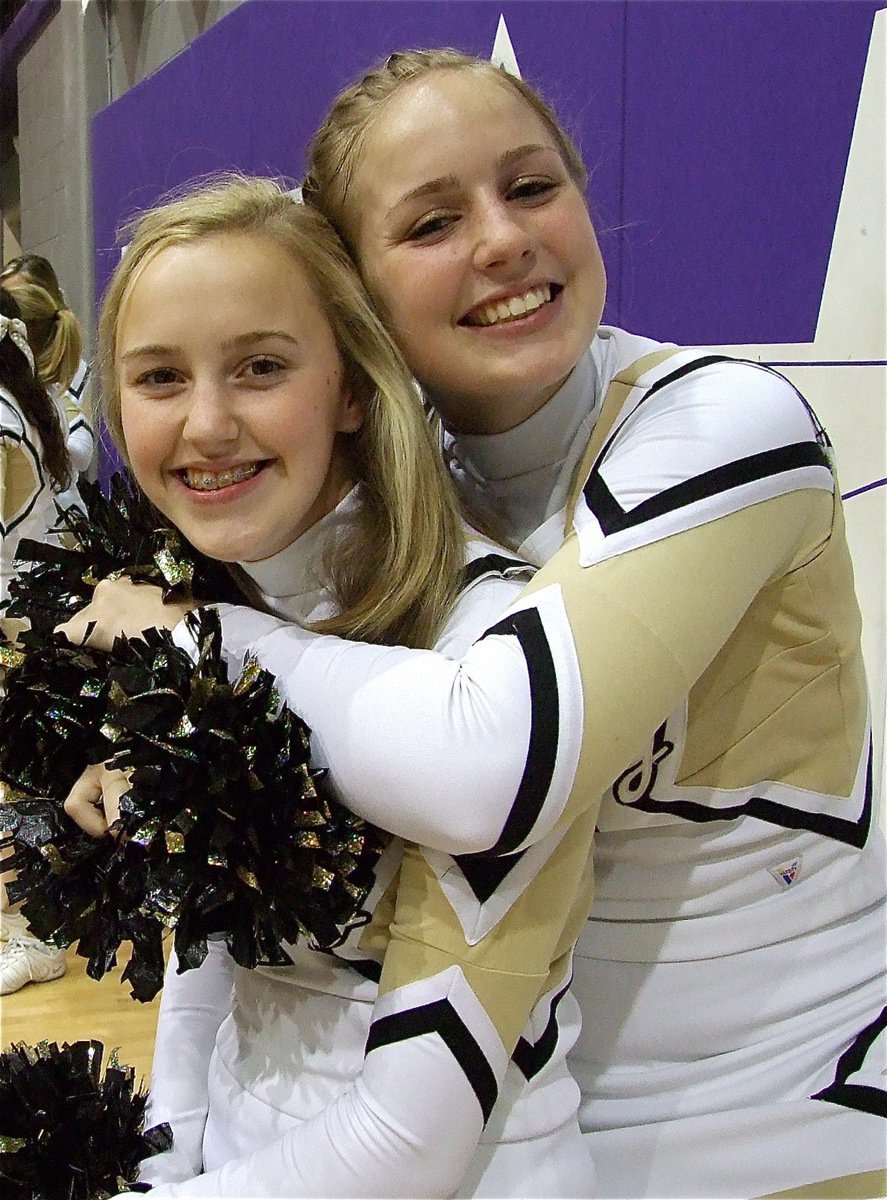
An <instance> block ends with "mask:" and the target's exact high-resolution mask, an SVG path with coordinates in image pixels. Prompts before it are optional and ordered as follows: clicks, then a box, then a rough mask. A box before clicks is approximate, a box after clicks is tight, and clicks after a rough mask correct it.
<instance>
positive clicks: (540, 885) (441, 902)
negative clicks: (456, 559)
mask: <svg viewBox="0 0 887 1200" xmlns="http://www.w3.org/2000/svg"><path fill="white" fill-rule="evenodd" d="M348 511H349V509H348V506H347V503H346V505H345V506H344V507H343V506H340V508H339V509H338V510H337V511H336V513H335V514H331V515H330V516H329V517H327V518H325V519H324V520H323V521H322V522H319V523H318V525H316V526H315V527H313V528H312V530H310V531H309V532H308V533H307V534H306V535H304V536H303V537H302V538H300V539H298V541H297V542H296V543H295V544H294V545H293V546H291V547H290V548H288V549H287V550H285V551H284V552H282V554H280V555H277V556H275V557H274V558H273V559H271V560H267V561H265V562H262V563H258V564H243V565H244V567H245V569H247V570H248V571H249V573H250V574H251V576H252V577H253V579H254V580H255V582H256V583H257V584H258V585H259V587H260V589H261V591H262V593H263V596H264V598H265V600H266V602H267V603H268V605H269V606H270V607H271V608H272V609H274V611H276V612H278V613H280V614H285V615H286V616H287V617H288V618H289V619H291V620H292V619H297V618H300V619H310V620H317V619H320V618H322V617H324V616H328V615H330V613H331V611H332V609H331V606H330V601H329V596H328V594H327V593H326V591H325V589H324V587H323V584H322V582H321V583H320V584H318V579H319V578H320V576H321V568H320V565H319V564H320V563H321V562H322V551H323V549H324V547H326V548H329V545H330V539H331V538H332V537H334V536H335V535H336V530H337V529H339V528H340V527H341V524H340V523H341V522H343V521H346V520H347V519H348ZM529 574H530V571H529V569H528V568H527V567H526V565H525V564H523V563H520V562H518V561H517V560H514V559H512V558H509V557H506V556H505V555H504V554H502V553H501V552H499V551H498V548H495V547H492V546H491V545H490V544H489V543H481V542H471V543H470V545H469V561H468V564H467V568H466V586H465V587H464V589H463V591H462V593H461V595H460V597H459V599H458V601H457V603H456V605H455V607H454V610H453V612H452V614H451V617H450V619H449V620H448V622H447V624H446V627H445V628H444V630H443V632H442V634H441V636H440V638H439V639H438V642H437V650H438V653H439V654H441V655H455V656H459V655H461V654H463V653H464V652H465V651H466V650H467V648H468V646H469V645H470V644H471V643H472V642H473V641H475V640H476V639H477V638H478V637H479V636H480V635H481V634H482V633H483V631H484V630H485V629H486V628H488V627H489V625H490V624H491V623H492V621H493V619H494V617H495V616H496V615H497V614H498V613H500V612H501V611H502V610H503V609H504V608H505V607H507V605H508V604H509V603H510V602H511V601H513V600H514V598H515V597H516V596H517V594H518V593H519V592H520V589H521V587H522V586H523V585H524V583H525V582H526V580H527V578H528V576H529ZM294 580H297V581H298V584H299V586H298V588H297V589H296V591H295V594H294V586H293V584H294ZM257 615H258V614H257ZM422 754H423V747H422V745H421V742H419V741H418V740H417V741H415V742H414V743H413V744H412V745H411V747H410V752H409V753H408V754H407V755H406V756H405V757H404V758H403V759H402V760H401V763H400V772H401V773H402V774H403V776H404V777H405V778H409V776H410V774H411V773H412V770H413V765H414V764H415V763H416V762H417V761H419V760H420V759H421V757H422ZM312 760H313V761H315V762H317V763H320V764H322V762H323V755H322V753H321V752H320V750H319V748H316V752H315V753H313V754H312ZM591 835H592V823H591V819H590V817H589V815H588V814H587V813H585V814H580V815H578V816H577V818H576V819H575V820H574V821H573V822H571V823H570V824H569V825H564V826H562V827H559V828H558V830H557V831H556V832H554V833H552V834H550V835H549V836H547V837H545V838H543V839H541V840H540V841H539V842H538V843H537V844H536V845H535V846H534V847H533V850H532V852H530V853H528V854H526V855H521V856H518V858H517V859H516V860H507V859H502V858H491V859H478V858H472V857H470V856H466V857H464V858H461V859H459V860H457V859H454V858H452V857H450V856H449V855H447V854H445V853H442V852H439V851H430V850H424V849H422V848H421V847H418V846H416V845H405V844H404V843H403V842H401V841H400V840H399V839H393V840H392V841H391V842H390V843H389V844H388V846H387V848H386V849H385V851H384V852H383V855H382V857H381V859H380V860H379V863H378V866H377V869H376V878H375V885H374V887H373V890H372V892H371V894H370V897H369V899H368V901H367V909H368V916H367V921H366V923H365V924H363V925H362V926H360V927H358V928H356V929H352V930H351V931H350V932H349V933H348V935H347V937H345V938H344V940H343V942H342V944H341V945H339V946H338V947H337V948H336V949H335V950H334V951H333V952H332V953H326V952H319V951H316V950H313V949H311V948H310V946H306V945H304V944H299V945H295V946H291V947H288V952H289V953H290V955H291V957H292V959H293V965H292V966H287V967H277V966H274V967H272V966H259V967H258V968H256V969H254V970H244V969H243V968H240V967H237V966H235V965H234V964H233V963H232V961H231V959H230V957H229V956H228V953H227V951H226V949H225V947H224V945H223V944H222V943H221V942H215V943H211V945H210V948H209V953H208V955H207V958H206V960H205V961H204V963H203V965H202V966H201V967H200V968H199V969H197V970H190V971H186V972H184V973H182V974H181V975H179V974H177V973H176V962H175V958H173V960H172V963H171V965H170V968H169V970H168V973H167V980H166V985H165V988H164V994H163V999H162V1003H161V1010H160V1017H159V1025H158V1034H157V1043H156V1048H155V1057H154V1068H153V1076H152V1086H151V1102H150V1110H149V1114H148V1116H149V1119H150V1121H151V1122H152V1123H156V1122H159V1121H162V1120H168V1121H169V1122H170V1124H171V1125H172V1128H173V1132H174V1138H175V1141H174V1146H173V1149H172V1150H171V1151H170V1152H168V1153H166V1154H164V1155H160V1156H158V1157H155V1158H151V1159H148V1160H146V1161H145V1162H144V1163H143V1167H142V1177H143V1179H145V1180H147V1181H149V1182H152V1183H156V1194H157V1195H159V1196H216V1197H217V1196H356V1195H360V1196H385V1197H392V1196H415V1195H423V1196H450V1195H463V1196H503V1195H520V1196H551V1195H557V1196H586V1195H589V1194H591V1192H592V1190H593V1173H592V1167H591V1160H590V1156H589V1154H588V1151H587V1149H586V1147H585V1145H584V1140H583V1138H582V1135H581V1132H580V1130H579V1126H578V1122H577V1119H576V1110H577V1105H578V1096H579V1093H578V1088H577V1086H576V1084H575V1082H574V1081H573V1080H572V1079H571V1078H570V1076H569V1073H568V1071H567V1068H566V1065H565V1059H566V1052H567V1050H568V1049H569V1047H570V1046H571V1045H572V1043H573V1041H574V1040H575V1037H576V1034H577V1032H578V1020H577V1013H576V1005H575V1001H574V1000H573V999H572V997H571V995H570V993H569V990H568V987H569V979H570V969H571V957H572V948H573V944H574V942H575V939H576V937H577V936H578V933H579V931H580V929H581V928H582V926H583V924H584V922H585V916H586V913H587V911H588V905H589V903H590V893H591V889H590V866H589V862H588V854H587V848H588V843H589V839H590V838H591ZM541 914H544V915H541ZM207 1080H208V1085H207ZM201 1171H202V1173H200V1172H201Z"/></svg>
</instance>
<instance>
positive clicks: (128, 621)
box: [56, 577, 198, 650]
mask: <svg viewBox="0 0 887 1200" xmlns="http://www.w3.org/2000/svg"><path fill="white" fill-rule="evenodd" d="M197 607H198V606H197V605H196V604H194V603H193V602H185V601H175V600H172V601H168V602H167V601H164V599H163V591H162V589H161V588H159V587H155V586H154V584H151V583H133V581H132V580H131V579H126V578H124V577H121V578H119V579H103V580H101V582H99V583H97V584H96V586H95V591H94V592H93V594H92V600H91V601H90V602H89V604H87V605H86V607H85V608H81V609H80V611H79V612H78V613H76V614H75V615H74V616H73V617H71V619H70V621H65V622H64V623H63V624H62V625H58V626H57V627H56V632H57V633H63V634H64V635H65V637H66V638H67V639H68V641H69V642H73V643H74V644H75V645H78V646H79V645H88V646H94V647H95V648H96V649H98V650H110V649H111V647H112V646H113V644H114V639H115V638H118V637H130V638H131V637H138V636H139V635H140V634H141V633H143V632H144V631H145V630H146V629H174V628H175V627H176V625H178V623H179V621H181V619H182V618H183V617H184V616H185V614H186V613H188V612H190V611H191V609H192V608H197ZM92 622H94V623H95V628H94V629H93V630H92V632H89V626H90V624H91V623H92ZM87 633H89V636H87Z"/></svg>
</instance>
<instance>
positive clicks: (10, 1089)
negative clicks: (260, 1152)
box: [0, 1042, 172, 1200]
mask: <svg viewBox="0 0 887 1200" xmlns="http://www.w3.org/2000/svg"><path fill="white" fill-rule="evenodd" d="M102 1056H103V1047H102V1045H101V1043H100V1042H75V1043H74V1044H73V1045H69V1044H67V1043H65V1044H64V1045H63V1046H61V1047H59V1046H58V1045H57V1044H55V1043H48V1042H41V1043H40V1044H39V1045H37V1046H26V1045H24V1044H21V1043H20V1044H17V1045H13V1046H11V1047H10V1049H8V1050H6V1051H5V1052H4V1053H3V1054H0V1180H2V1181H3V1195H4V1197H5V1200H105V1197H108V1196H114V1195H117V1194H118V1193H120V1192H125V1191H140V1192H144V1191H147V1190H148V1188H147V1186H146V1185H144V1184H137V1183H134V1182H133V1181H134V1180H135V1178H136V1174H137V1171H138V1165H139V1163H140V1162H141V1161H142V1159H144V1158H149V1157H151V1156H152V1155H154V1154H159V1153H160V1152H161V1151H163V1150H168V1149H169V1147H170V1146H171V1145H172V1134H171V1132H170V1129H169V1126H168V1125H157V1126H155V1127H154V1128H152V1129H149V1130H147V1131H144V1132H143V1129H144V1115H145V1103H146V1101H147V1096H146V1095H145V1093H143V1092H141V1091H137V1090H136V1088H135V1085H134V1080H135V1072H134V1070H133V1068H132V1067H124V1066H121V1065H120V1064H119V1063H118V1062H117V1061H116V1058H115V1056H114V1055H113V1054H112V1055H111V1058H110V1060H109V1062H108V1064H107V1066H106V1067H105V1070H104V1074H103V1073H102Z"/></svg>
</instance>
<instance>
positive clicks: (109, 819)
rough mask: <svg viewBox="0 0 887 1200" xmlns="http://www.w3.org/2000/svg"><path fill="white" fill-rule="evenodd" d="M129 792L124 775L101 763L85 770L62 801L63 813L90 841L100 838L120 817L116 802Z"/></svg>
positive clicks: (127, 779) (127, 777)
mask: <svg viewBox="0 0 887 1200" xmlns="http://www.w3.org/2000/svg"><path fill="white" fill-rule="evenodd" d="M128 791H129V776H128V775H127V773H126V772H125V771H118V770H110V769H109V768H107V767H106V766H105V765H104V763H96V764H94V765H93V766H91V767H87V768H86V770H85V771H84V772H83V774H82V775H81V776H80V778H79V779H78V780H77V782H76V783H75V784H74V786H73V787H72V788H71V790H70V792H69V793H68V796H67V799H66V800H65V812H66V813H67V814H68V816H69V817H70V818H71V819H72V820H73V821H75V822H76V823H77V824H78V825H79V826H80V828H81V829H82V830H84V831H85V832H86V833H88V834H89V835H90V837H94V838H101V837H104V836H105V834H106V833H108V831H109V829H110V827H111V826H112V825H113V824H114V822H115V821H116V820H117V818H118V817H119V816H120V799H121V797H122V796H125V795H126V793H127V792H128Z"/></svg>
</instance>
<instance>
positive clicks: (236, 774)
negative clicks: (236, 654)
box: [0, 485, 382, 1000]
mask: <svg viewBox="0 0 887 1200" xmlns="http://www.w3.org/2000/svg"><path fill="white" fill-rule="evenodd" d="M90 504H91V513H92V515H93V517H94V519H95V521H96V522H97V524H96V526H95V527H90V529H89V530H88V531H87V533H88V539H89V547H88V548H87V549H84V548H83V546H82V545H81V546H78V547H77V548H75V549H74V550H71V551H65V550H58V549H54V550H53V551H52V553H51V554H47V555H45V556H41V557H40V558H39V565H38V567H36V568H34V569H33V570H32V571H30V572H25V573H23V575H22V576H20V578H19V583H20V585H21V586H20V587H19V589H18V601H17V602H22V603H23V602H24V598H25V597H26V596H27V595H28V594H29V593H30V592H40V591H42V589H43V587H44V586H46V588H47V591H46V596H48V597H49V601H48V603H47V604H46V606H45V608H44V612H45V613H47V614H48V613H49V612H50V611H53V612H54V613H55V616H58V615H61V616H66V615H67V614H68V613H69V612H71V611H75V610H76V609H77V608H79V607H80V606H81V604H82V603H83V601H84V600H85V599H88V597H89V594H90V593H91V589H92V587H93V586H94V584H95V583H96V582H97V579H98V578H100V577H103V576H104V575H107V574H109V573H111V572H112V571H113V570H117V571H120V570H124V573H126V574H133V575H134V577H137V578H141V579H146V580H149V581H150V582H155V583H160V584H161V586H172V587H182V588H183V589H184V593H183V594H184V595H185V596H188V595H190V594H191V591H190V589H191V588H196V587H197V586H198V582H200V583H201V585H202V586H205V585H207V584H209V585H210V586H211V582H212V581H211V580H210V579H209V578H208V576H206V575H204V574H202V568H201V569H200V570H195V563H194V561H192V560H180V559H179V558H177V557H176V554H178V553H179V551H180V550H181V543H176V542H175V539H174V535H173V534H172V533H170V532H169V531H166V532H164V531H162V530H156V529H148V530H147V532H146V529H145V527H144V525H143V524H140V520H141V516H140V512H139V510H138V509H137V507H136V506H135V504H134V502H132V501H131V499H128V498H127V496H126V494H125V493H124V492H123V491H122V490H121V485H117V489H116V492H115V493H114V494H112V498H111V500H110V501H102V502H99V500H98V499H97V497H96V496H95V495H94V494H93V495H91V496H90ZM69 516H70V510H69ZM124 516H125V517H126V519H125V520H124V519H123V517H124ZM73 523H74V525H77V524H78V522H77V518H76V517H74V518H73ZM167 534H168V535H169V536H167ZM84 536H87V535H86V534H85V535H84ZM127 536H128V537H129V538H130V540H131V542H132V546H133V548H132V552H131V553H127V550H128V547H127V545H126V542H125V539H126V537H127ZM158 545H159V546H160V547H161V549H160V551H158V553H159V554H160V557H161V562H160V563H159V564H158V563H156V562H154V565H153V566H151V562H152V561H153V558H156V557H157V554H156V553H155V552H154V550H152V549H151V547H157V546H158ZM96 546H99V550H100V551H101V553H99V550H96V548H95V547H96ZM109 546H110V547H111V549H110V550H109V549H108V547H109ZM171 546H174V547H175V553H173V551H172V550H171V549H170V547H171ZM145 547H148V550H146V549H145ZM41 549H42V548H41ZM112 551H113V554H112ZM152 555H153V558H152ZM66 556H70V557H66ZM102 556H104V557H102ZM118 556H119V558H120V560H122V561H116V559H117V557H118ZM133 560H138V561H139V562H140V563H141V566H139V567H138V569H137V570H135V569H134V570H130V567H129V566H126V564H127V563H128V562H131V561H133ZM197 566H198V567H200V564H199V563H198V564H197ZM158 576H161V577H162V578H159V577H158ZM198 577H199V580H198ZM226 578H227V576H226ZM171 580H172V581H173V582H171ZM229 585H230V580H229ZM84 587H85V588H86V591H85V592H84V593H83V594H81V593H80V591H77V590H76V589H81V588H84ZM75 592H76V596H77V599H76V603H71V600H70V598H71V597H72V596H74V595H75ZM204 594H207V593H206V592H205V591H204ZM55 616H53V618H52V620H55ZM189 620H190V621H191V622H192V633H193V634H194V636H195V639H196V642H197V646H198V657H197V662H196V665H195V663H193V662H192V660H191V658H190V657H189V656H188V654H187V653H186V652H185V651H183V650H180V649H179V648H178V647H176V646H175V644H174V643H173V641H172V637H171V635H170V634H169V633H168V632H167V631H165V630H164V631H160V630H158V631H149V632H148V633H146V634H145V635H144V640H142V639H133V640H130V641H127V640H125V639H118V641H117V642H116V643H115V645H114V647H113V649H112V651H111V652H110V653H109V654H104V653H102V652H100V651H92V650H90V649H89V648H86V647H80V648H78V647H72V646H71V645H70V644H69V643H68V642H67V641H66V640H65V639H64V638H63V637H62V636H61V635H56V634H52V633H51V632H48V627H49V625H50V622H49V620H48V619H47V621H46V622H45V624H44V627H43V632H42V633H41V632H40V630H39V629H35V630H32V631H31V632H30V633H28V634H25V635H23V637H22V645H21V648H20V649H19V648H17V647H13V646H11V645H9V644H7V645H6V646H4V647H0V656H2V657H3V660H4V662H5V665H6V667H7V673H6V679H5V688H6V694H5V696H4V698H3V699H2V701H0V779H2V780H4V781H5V782H6V783H7V784H9V785H10V788H11V789H12V790H13V792H15V793H20V794H22V795H21V796H20V798H18V799H17V800H15V802H14V803H13V804H11V805H8V806H7V809H6V812H7V814H9V815H10V822H9V823H10V824H11V826H12V831H11V833H10V835H9V837H8V838H7V839H6V842H5V844H6V845H8V846H12V847H13V849H14V851H15V856H14V859H13V860H12V861H11V862H10V863H9V865H10V866H12V867H14V869H15V870H16V872H17V878H16V881H15V883H13V884H10V885H9V894H10V896H11V897H12V898H14V899H19V898H20V899H21V900H22V901H23V905H22V907H23V910H24V913H25V916H26V917H27V919H28V922H29V924H30V926H31V929H32V930H33V932H34V933H35V935H36V936H38V937H40V938H42V939H43V940H45V941H47V942H50V943H51V944H53V945H57V946H69V945H72V944H73V943H75V942H77V943H78V946H77V952H78V953H79V954H81V955H82V956H83V957H84V958H87V959H88V960H89V963H88V967H87V971H88V973H89V974H90V975H91V976H92V977H93V978H96V979H99V978H101V977H102V975H103V974H104V973H105V972H106V971H107V970H109V969H110V968H111V967H113V966H114V965H115V963H116V951H117V949H118V948H119V946H120V944H121V943H122V942H123V941H130V942H131V943H132V947H133V952H132V955H131V957H130V961H129V963H128V965H127V967H126V970H125V971H124V974H123V978H124V979H126V980H128V981H129V982H130V984H131V988H132V993H133V995H134V996H135V997H136V998H137V999H139V1000H148V999H151V998H152V997H153V996H154V995H156V993H157V991H158V990H159V989H160V987H161V986H162V979H163V955H162V946H161V937H162V932H163V929H164V928H174V929H175V946H176V951H177V954H178V957H179V960H180V962H181V964H182V966H183V968H185V969H187V968H190V967H195V966H198V965H199V964H200V963H201V962H202V961H203V958H204V957H205V955H206V939H207V937H209V936H213V935H215V936H218V935H221V936H224V937H225V940H226V942H227V944H228V947H229V949H230V951H231V953H232V955H233V957H234V959H235V961H236V962H238V963H239V964H240V965H241V966H244V967H253V966H255V965H256V964H257V963H258V962H260V961H262V962H273V963H286V962H288V961H289V959H288V958H287V957H286V956H285V952H284V951H283V949H282V944H283V943H286V942H295V941H296V940H298V938H299V937H300V936H307V937H308V938H310V939H311V940H312V941H313V942H314V943H315V944H316V945H318V946H321V947H331V946H334V945H335V944H337V943H338V942H339V941H340V940H341V938H342V930H343V929H346V928H348V927H349V926H351V925H353V924H355V923H357V922H360V921H362V920H364V919H365V917H364V914H363V913H362V911H361V906H362V904H363V902H364V901H365V899H366V896H367V894H368V892H369V889H370V887H371V886H372V881H373V867H374V865H375V862H376V859H377V858H378V855H379V853H380V850H381V845H382V843H381V835H380V834H379V833H378V832H377V831H375V830H374V829H372V828H371V827H368V826H366V825H365V824H364V823H363V822H362V821H361V820H360V819H359V818H357V817H355V816H354V815H353V814H351V813H349V812H348V811H347V810H346V809H344V808H343V807H342V806H341V805H340V804H338V803H337V802H336V801H335V800H333V799H331V798H329V797H328V795H327V790H328V785H327V784H326V782H325V776H324V775H323V773H321V772H315V771H312V770H311V769H310V768H309V765H308V761H309V743H308V731H307V729H306V727H305V726H304V724H303V723H302V722H301V721H300V720H299V719H298V718H297V717H295V716H294V715H293V714H292V713H290V712H289V711H288V710H287V709H285V708H281V706H280V703H279V699H278V697H277V695H276V692H275V690H274V687H273V680H272V677H271V676H270V675H269V674H268V673H267V672H264V671H262V670H261V669H260V668H258V667H257V665H256V664H255V663H251V662H248V663H247V664H246V665H245V667H244V669H243V672H242V673H241V675H240V677H239V678H238V679H237V680H236V681H235V682H234V683H231V682H229V680H228V678H227V672H226V668H225V664H224V661H223V658H222V653H221V630H220V627H219V621H218V617H217V615H216V614H215V612H214V611H212V610H205V611H203V612H201V613H199V614H192V616H191V618H189ZM23 730H27V732H28V736H27V737H26V738H23V737H22V736H21V732H22V731H23ZM99 762H107V763H108V764H109V765H111V766H114V767H118V768H121V769H124V770H127V771H129V772H130V785H131V787H130V791H129V793H128V794H127V795H126V796H124V797H123V799H122V801H121V815H120V819H119V821H118V822H117V823H116V824H115V826H114V836H113V837H106V838H103V839H100V840H94V839H92V838H90V837H89V836H88V835H86V834H85V833H83V832H82V831H81V830H80V829H79V827H77V826H75V825H74V823H73V822H72V821H71V820H69V819H68V818H67V817H66V816H65V814H64V812H63V809H62V803H63V801H64V799H65V797H66V796H67V794H68V791H69V790H70V787H71V785H72V784H73V782H74V781H75V780H76V779H77V778H78V777H79V775H80V774H81V773H82V771H83V769H84V768H85V767H87V766H88V765H90V764H93V763H99Z"/></svg>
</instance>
